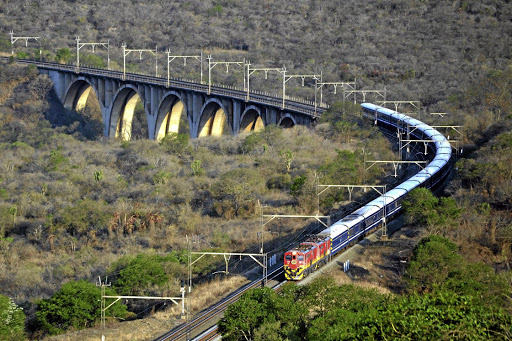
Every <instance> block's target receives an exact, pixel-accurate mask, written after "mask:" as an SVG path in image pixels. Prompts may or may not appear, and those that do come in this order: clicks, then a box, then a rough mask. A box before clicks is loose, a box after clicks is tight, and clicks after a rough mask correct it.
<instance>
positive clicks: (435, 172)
mask: <svg viewBox="0 0 512 341" xmlns="http://www.w3.org/2000/svg"><path fill="white" fill-rule="evenodd" d="M361 106H362V108H363V111H364V115H365V117H367V118H370V119H372V120H373V121H374V122H375V124H376V125H378V126H382V127H384V128H386V129H388V130H397V131H398V133H401V134H406V135H407V136H408V139H409V140H423V141H425V143H426V152H427V153H428V152H430V153H431V154H433V155H434V157H433V158H432V159H431V160H430V162H429V163H428V165H427V166H426V167H425V168H424V169H422V170H421V171H420V172H418V173H416V174H415V175H413V176H412V177H411V178H409V179H407V180H406V181H404V182H402V183H401V184H400V185H398V186H396V187H395V188H393V189H392V190H390V191H388V192H387V193H385V194H384V195H382V196H380V197H378V198H376V199H374V200H372V201H370V202H369V203H368V204H366V205H364V206H363V207H361V208H359V209H357V210H356V211H354V212H352V213H351V214H349V215H347V216H345V217H344V218H342V219H341V220H339V221H337V222H335V223H334V224H332V225H331V226H330V227H328V228H326V229H324V230H323V231H321V232H320V233H318V234H317V235H315V236H312V237H310V238H308V239H307V240H306V241H304V242H302V243H301V244H300V245H299V246H298V247H296V248H294V249H292V250H289V251H287V252H285V254H284V273H285V277H286V279H287V280H301V279H303V278H304V277H306V276H307V275H308V274H309V273H311V272H313V271H314V270H316V269H317V268H318V267H320V265H322V264H324V263H326V262H327V261H329V260H330V257H331V256H332V255H334V254H336V253H337V252H339V251H340V250H343V249H344V248H345V247H347V246H348V245H349V244H351V243H352V242H355V241H358V240H360V239H361V238H362V237H363V236H365V235H367V234H368V233H370V232H372V231H374V230H375V229H377V228H378V227H379V226H380V225H381V224H382V223H383V222H384V221H386V220H390V219H392V218H393V217H394V216H395V215H396V214H397V213H398V212H399V211H400V209H401V207H402V205H401V203H402V200H403V199H404V198H405V196H406V195H407V193H409V192H410V191H412V190H413V189H414V188H416V187H426V188H435V187H436V186H437V185H438V184H440V183H442V182H443V181H444V180H445V179H446V177H447V176H448V173H449V171H450V165H449V164H450V159H451V155H452V148H451V146H450V143H449V142H448V140H447V139H446V138H445V137H444V136H443V135H442V134H441V133H440V132H439V131H437V130H436V129H434V128H432V127H430V126H429V125H427V124H425V123H423V122H421V121H419V120H417V119H415V118H412V117H410V116H407V115H403V114H400V113H397V112H396V111H393V110H390V109H387V108H383V107H380V106H377V105H374V104H370V103H363V104H361ZM326 248H327V249H326Z"/></svg>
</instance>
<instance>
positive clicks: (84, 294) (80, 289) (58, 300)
mask: <svg viewBox="0 0 512 341" xmlns="http://www.w3.org/2000/svg"><path fill="white" fill-rule="evenodd" d="M105 293H106V294H107V295H114V292H113V291H112V290H111V289H106V291H105ZM107 304H109V303H107ZM100 308H101V289H100V288H99V287H97V286H96V285H95V284H93V283H90V282H88V281H86V280H80V281H78V282H75V281H71V282H68V283H66V284H64V285H63V286H62V288H61V289H60V291H58V292H56V293H54V294H53V295H52V297H50V298H47V299H44V300H41V301H39V302H38V304H37V311H36V318H37V323H38V325H39V327H40V328H41V329H42V330H45V331H46V332H48V333H50V334H52V335H55V334H62V333H63V332H65V331H66V330H67V329H68V328H70V327H73V328H75V329H83V328H87V327H90V326H92V325H93V324H94V323H95V322H96V321H97V320H99V319H100V318H101V312H100ZM106 315H107V316H112V317H121V318H122V317H125V315H126V306H125V305H122V304H121V303H120V302H117V303H115V304H114V305H112V306H111V307H110V308H109V309H108V310H107V311H106Z"/></svg>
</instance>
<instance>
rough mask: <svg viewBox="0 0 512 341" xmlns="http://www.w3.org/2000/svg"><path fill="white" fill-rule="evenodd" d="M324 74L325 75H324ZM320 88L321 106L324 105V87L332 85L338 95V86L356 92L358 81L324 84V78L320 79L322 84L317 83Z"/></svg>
mask: <svg viewBox="0 0 512 341" xmlns="http://www.w3.org/2000/svg"><path fill="white" fill-rule="evenodd" d="M322 74H323V73H322ZM317 85H318V88H319V90H320V106H322V105H323V91H322V89H323V87H324V85H332V86H333V87H334V94H335V95H336V92H337V89H338V86H339V87H342V88H343V89H345V87H347V88H349V89H352V90H355V89H356V81H355V80H354V81H353V82H323V81H322V77H321V78H320V82H318V83H317Z"/></svg>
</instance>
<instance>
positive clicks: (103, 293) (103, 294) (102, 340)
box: [96, 276, 112, 341]
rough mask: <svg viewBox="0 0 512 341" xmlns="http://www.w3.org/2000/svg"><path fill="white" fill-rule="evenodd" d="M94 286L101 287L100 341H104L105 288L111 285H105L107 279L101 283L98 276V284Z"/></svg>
mask: <svg viewBox="0 0 512 341" xmlns="http://www.w3.org/2000/svg"><path fill="white" fill-rule="evenodd" d="M96 285H97V286H99V287H101V326H102V332H101V341H105V311H106V310H107V308H105V287H109V286H111V285H112V284H111V283H107V277H105V282H102V281H101V276H98V283H97V284H96Z"/></svg>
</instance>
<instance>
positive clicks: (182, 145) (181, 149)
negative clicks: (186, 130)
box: [160, 133, 189, 156]
mask: <svg viewBox="0 0 512 341" xmlns="http://www.w3.org/2000/svg"><path fill="white" fill-rule="evenodd" d="M188 140H189V136H188V135H187V134H178V133H169V134H167V135H166V136H165V137H164V138H163V139H162V140H161V141H160V145H161V146H162V147H164V148H165V149H166V150H167V151H169V152H170V153H171V154H177V155H178V156H181V155H182V154H183V153H185V152H186V151H187V149H188Z"/></svg>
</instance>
